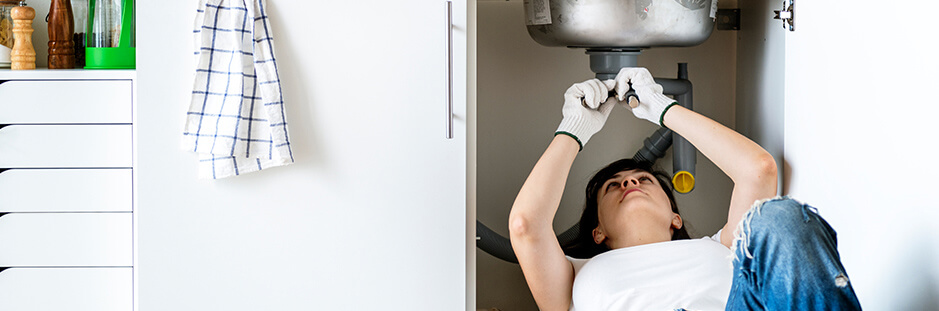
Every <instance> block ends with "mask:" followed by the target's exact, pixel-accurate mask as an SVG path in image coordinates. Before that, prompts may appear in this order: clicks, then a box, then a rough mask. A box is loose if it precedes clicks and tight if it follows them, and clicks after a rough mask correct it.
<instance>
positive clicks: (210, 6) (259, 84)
mask: <svg viewBox="0 0 939 311" xmlns="http://www.w3.org/2000/svg"><path fill="white" fill-rule="evenodd" d="M265 2H266V1H265V0H200V1H199V9H198V10H197V14H196V21H195V24H196V27H195V30H194V31H193V34H194V35H195V44H196V46H195V48H196V50H195V56H196V73H195V83H194V84H193V89H192V102H191V103H190V106H189V111H188V113H187V116H186V125H185V129H184V133H183V149H185V150H190V151H194V152H196V153H198V154H199V178H215V179H217V178H224V177H229V176H236V175H240V174H244V173H248V172H254V171H258V170H261V169H265V168H268V167H274V166H281V165H287V164H290V163H293V153H292V152H291V150H290V142H289V141H288V138H287V122H286V117H285V114H284V99H283V95H282V93H281V88H280V78H279V76H278V74H277V62H276V61H275V59H274V45H273V42H272V37H271V28H270V21H269V18H268V16H267V14H266V13H265V8H264V7H265Z"/></svg>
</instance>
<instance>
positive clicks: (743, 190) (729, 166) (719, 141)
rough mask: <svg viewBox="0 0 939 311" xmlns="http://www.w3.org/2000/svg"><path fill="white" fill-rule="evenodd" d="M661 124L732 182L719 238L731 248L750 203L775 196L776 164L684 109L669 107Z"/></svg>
mask: <svg viewBox="0 0 939 311" xmlns="http://www.w3.org/2000/svg"><path fill="white" fill-rule="evenodd" d="M662 121H663V124H664V125H667V126H668V128H669V129H671V130H672V131H675V132H676V133H678V134H679V135H681V136H682V137H684V138H685V139H687V140H688V141H689V142H691V144H693V145H694V146H695V147H696V148H698V150H700V151H701V153H702V154H704V156H706V157H707V158H708V159H710V160H711V162H714V164H715V165H717V167H718V168H720V169H721V171H724V173H725V174H727V176H729V177H730V179H731V180H733V181H734V190H733V193H732V194H731V197H730V209H729V211H728V212H727V224H725V225H724V228H723V231H722V232H721V237H720V238H721V244H724V245H725V246H727V247H730V245H731V243H732V242H733V239H734V230H735V229H736V227H737V223H738V222H740V219H741V218H742V217H743V214H744V213H746V212H747V210H749V209H750V206H751V205H752V204H753V202H754V201H756V200H759V199H765V198H770V197H773V196H775V195H776V183H777V181H776V161H775V160H774V159H773V156H772V155H770V154H769V152H766V150H764V149H763V148H762V147H760V145H758V144H756V143H755V142H753V141H752V140H750V139H748V138H747V137H745V136H743V135H741V134H740V133H737V132H735V131H734V130H731V129H729V128H727V127H726V126H724V125H721V124H720V123H717V122H716V121H714V120H711V119H710V118H708V117H705V116H703V115H701V114H699V113H697V112H694V111H691V110H688V109H686V108H685V107H682V106H678V105H675V106H672V107H671V108H669V109H668V110H666V111H665V114H664V116H663V117H662Z"/></svg>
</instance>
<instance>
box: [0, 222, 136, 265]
mask: <svg viewBox="0 0 939 311" xmlns="http://www.w3.org/2000/svg"><path fill="white" fill-rule="evenodd" d="M132 230H133V216H132V214H131V213H25V214H20V213H12V214H6V215H3V216H2V217H0V237H3V238H2V239H0V267H130V266H133V254H134V252H133V231H132Z"/></svg>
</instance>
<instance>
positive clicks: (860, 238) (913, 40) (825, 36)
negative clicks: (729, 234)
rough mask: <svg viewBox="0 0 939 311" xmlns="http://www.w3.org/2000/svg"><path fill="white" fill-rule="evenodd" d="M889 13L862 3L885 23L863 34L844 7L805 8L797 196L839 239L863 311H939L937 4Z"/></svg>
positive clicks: (791, 61) (792, 94) (793, 103)
mask: <svg viewBox="0 0 939 311" xmlns="http://www.w3.org/2000/svg"><path fill="white" fill-rule="evenodd" d="M881 4H882V3H881V2H879V1H872V0H860V1H854V2H852V4H851V6H852V7H856V8H865V9H864V11H867V12H870V13H871V14H875V15H876V16H877V22H876V23H875V24H873V25H868V26H870V27H858V24H857V23H856V21H857V19H856V14H854V12H850V11H851V10H845V9H846V7H845V6H844V3H843V2H840V1H801V2H799V3H798V6H797V7H798V8H797V12H796V31H795V32H791V33H790V32H786V35H785V36H786V99H785V100H786V105H785V114H786V121H785V123H786V124H785V153H786V157H785V159H786V167H785V172H786V174H787V175H788V176H787V180H788V187H787V191H788V192H789V193H790V194H793V195H795V196H796V197H797V198H799V199H802V200H804V201H805V202H807V203H809V204H812V205H814V206H816V207H818V209H819V213H820V214H821V215H822V216H823V217H825V218H826V219H827V220H828V222H829V223H830V224H831V225H832V227H834V229H835V230H837V232H838V243H839V244H838V247H839V251H840V253H841V259H842V262H843V263H844V266H845V268H846V270H847V273H848V276H849V277H850V278H851V280H852V284H853V286H854V289H855V290H856V292H857V294H858V298H859V299H860V301H861V304H862V306H863V307H864V308H865V310H939V298H937V297H939V231H937V230H936V228H937V226H936V221H937V219H939V204H937V203H936V198H935V193H936V176H939V167H937V166H936V165H935V162H936V160H937V156H936V155H937V153H936V150H937V147H936V141H937V139H936V134H937V133H939V131H937V130H936V123H937V118H936V116H937V113H939V108H937V107H936V103H937V101H936V98H935V96H934V95H933V94H932V92H931V91H932V90H935V89H936V86H937V85H939V78H937V76H936V72H937V71H939V58H937V57H936V51H935V49H933V48H932V47H933V46H935V43H936V38H937V36H936V34H935V25H934V20H935V18H934V17H933V15H934V12H936V11H939V3H936V2H932V1H926V2H917V3H916V5H912V6H906V7H904V9H903V10H901V11H897V12H892V11H890V10H889V9H888V8H886V7H883V6H881ZM868 9H869V10H868ZM774 28H775V27H774ZM776 29H777V30H782V29H780V28H776ZM871 43H873V45H871Z"/></svg>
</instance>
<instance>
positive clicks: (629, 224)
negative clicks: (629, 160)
mask: <svg viewBox="0 0 939 311" xmlns="http://www.w3.org/2000/svg"><path fill="white" fill-rule="evenodd" d="M597 203H598V217H599V220H600V224H599V226H598V228H597V229H598V230H599V231H600V232H601V233H602V238H600V239H599V240H600V241H602V240H605V239H612V241H615V240H616V239H621V238H623V237H625V236H626V234H627V233H632V234H635V232H628V230H667V231H668V233H669V237H671V229H672V228H673V227H676V218H677V228H681V217H680V216H678V214H676V213H673V212H672V207H671V204H670V202H669V200H668V195H666V194H665V191H664V190H663V189H662V186H661V184H659V180H658V179H656V178H655V176H653V175H652V174H650V173H648V172H645V171H642V170H628V171H622V172H619V173H616V175H614V176H613V177H612V178H610V179H608V180H607V181H606V182H604V183H603V185H602V186H601V187H600V191H599V193H598V202H597ZM594 237H595V240H597V239H596V238H597V235H596V230H595V234H594ZM600 241H598V242H600ZM612 241H611V242H612Z"/></svg>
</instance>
